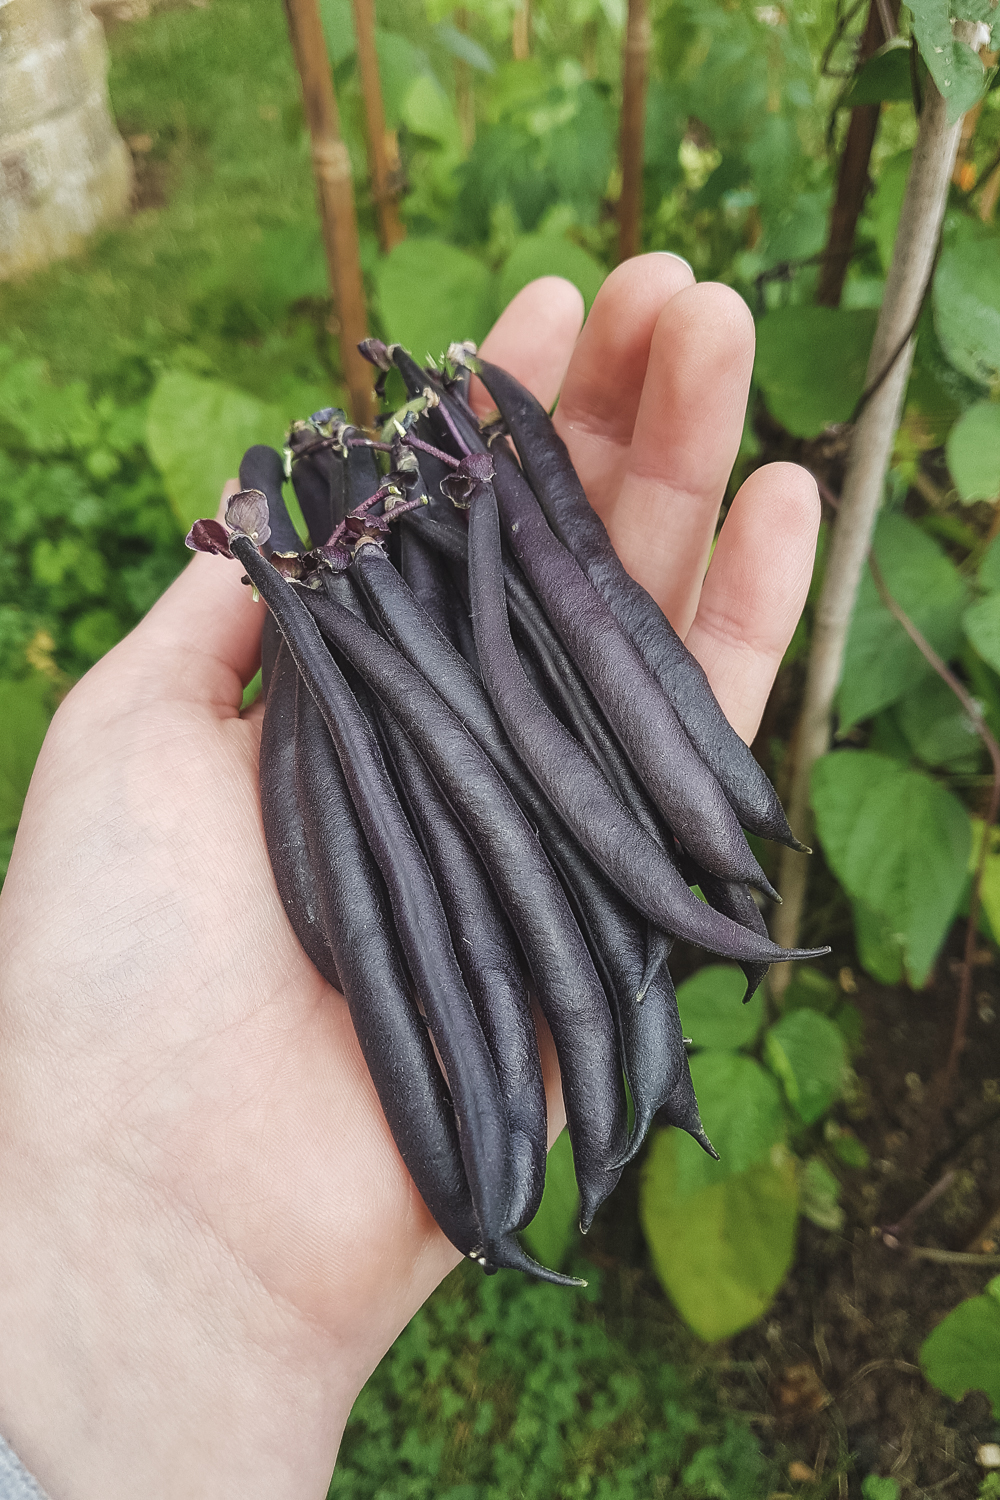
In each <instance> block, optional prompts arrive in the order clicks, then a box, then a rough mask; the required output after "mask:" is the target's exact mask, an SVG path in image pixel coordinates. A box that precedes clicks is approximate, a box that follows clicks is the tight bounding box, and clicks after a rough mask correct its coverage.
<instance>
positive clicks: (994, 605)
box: [962, 594, 1000, 672]
mask: <svg viewBox="0 0 1000 1500" xmlns="http://www.w3.org/2000/svg"><path fill="white" fill-rule="evenodd" d="M962 624H963V625H964V626H965V633H966V635H967V636H968V637H969V640H970V641H971V642H972V644H973V645H974V646H975V648H976V650H977V651H978V652H979V655H980V656H981V657H982V658H983V661H985V662H989V664H990V666H991V667H992V668H993V670H994V672H997V671H1000V594H987V595H986V596H985V597H984V598H982V599H977V600H976V602H975V604H970V605H969V607H968V609H967V610H966V611H965V614H964V615H963V616H962Z"/></svg>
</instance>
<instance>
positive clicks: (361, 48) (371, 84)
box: [352, 0, 406, 255]
mask: <svg viewBox="0 0 1000 1500" xmlns="http://www.w3.org/2000/svg"><path fill="white" fill-rule="evenodd" d="M352 4H353V7H354V35H355V38H356V40H357V44H358V72H359V74H360V76H361V96H362V98H363V99H364V101H365V126H366V128H367V134H368V171H369V175H370V176H371V183H372V198H373V199H374V202H375V214H376V218H377V221H378V242H379V246H380V248H381V250H382V253H383V255H385V254H387V253H388V252H389V251H390V250H391V249H392V247H393V245H398V244H399V242H400V240H402V239H405V237H406V230H405V229H404V228H403V225H402V222H401V220H400V217H399V205H398V203H397V197H396V182H397V179H398V175H399V163H398V161H394V160H392V158H391V157H390V154H389V149H388V137H387V135H386V129H385V107H384V105H383V103H382V80H381V79H380V77H379V71H378V53H377V52H376V50H375V4H374V0H352ZM393 155H395V153H393Z"/></svg>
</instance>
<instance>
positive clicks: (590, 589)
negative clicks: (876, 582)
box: [188, 340, 828, 1283]
mask: <svg viewBox="0 0 1000 1500" xmlns="http://www.w3.org/2000/svg"><path fill="white" fill-rule="evenodd" d="M362 349H363V352H365V353H366V355H367V356H368V358H369V359H371V361H372V362H373V363H375V364H376V365H378V366H379V368H380V370H381V371H382V374H381V376H380V381H379V386H378V391H379V395H380V396H383V395H384V390H385V384H386V380H387V377H388V373H389V372H390V371H391V370H392V369H395V370H397V371H398V372H399V374H400V376H401V377H402V380H403V383H404V385H405V388H406V392H407V395H408V397H409V400H408V401H407V403H406V405H405V406H403V407H402V409H400V410H398V411H395V412H392V413H390V414H389V415H388V416H387V418H386V419H385V420H384V422H383V425H382V426H381V428H380V429H379V432H380V434H381V435H378V434H376V433H371V432H365V431H361V430H360V429H357V428H354V427H351V426H350V425H349V424H348V423H347V421H346V419H345V417H344V414H343V413H342V412H340V411H336V410H333V409H326V410H324V411H321V412H317V413H315V414H314V415H313V416H312V417H311V418H310V419H309V420H308V421H305V422H299V423H296V424H295V425H294V426H293V429H292V431H291V433H290V435H289V440H288V446H287V448H286V453H285V456H284V459H283V458H282V457H281V456H280V455H279V454H278V453H277V452H275V451H274V450H273V449H271V448H266V447H254V448H251V449H250V450H249V451H248V453H247V454H246V455H245V457H244V459H243V462H242V464H241V466H240V483H241V486H242V490H241V492H240V494H238V495H237V496H235V497H234V498H233V500H232V501H231V502H230V504H229V508H228V511H227V514H226V525H225V526H222V525H220V524H219V523H218V522H215V521H199V522H196V523H195V526H194V527H193V528H192V531H191V534H190V536H189V538H188V545H189V546H192V547H194V548H197V549H200V550H206V551H212V552H219V553H222V554H223V555H225V556H228V557H235V558H237V559H238V560H239V561H240V562H241V563H242V564H243V567H244V569H245V571H246V574H247V579H245V580H244V581H247V582H249V583H251V584H252V585H253V587H254V588H255V589H256V590H257V591H258V592H259V594H260V595H261V596H262V597H263V598H264V600H265V601H266V603H267V605H268V607H269V615H268V619H267V623H266V626H265V631H264V643H263V648H262V677H263V686H264V694H265V713H264V724H263V732H262V738H261V748H260V794H261V809H262V813H263V821H264V831H265V835H266V839H267V845H268V850H269V853H270V858H271V864H272V867H273V870H274V876H275V881H276V884H277V888H278V891H279V894H280V896H281V900H282V902H283V904H284V908H285V911H286V912H287V914H288V918H289V921H290V922H291V925H292V927H293V929H294V930H295V933H296V935H297V936H298V939H299V941H300V942H301V944H302V947H303V948H304V949H305V951H306V953H307V954H308V955H309V957H310V959H311V960H312V962H313V963H314V964H315V965H316V967H317V969H318V970H319V971H320V973H321V974H323V975H324V976H325V978H327V979H328V980H329V981H330V983H331V984H333V985H335V986H336V987H337V988H338V989H340V990H342V991H343V993H344V995H345V997H346V999H347V1003H348V1006H349V1007H350V1012H351V1017H352V1020H353V1023H354V1027H355V1030H356V1032H357V1035H358V1040H359V1042H360V1045H361V1049H362V1052H363V1054H364V1057H365V1060H366V1063H367V1065H368V1068H369V1070H370V1072H371V1076H372V1079H373V1081H374V1084H375V1087H376V1089H377V1091H378V1096H379V1099H380V1101H381V1104H382V1108H383V1110H384V1111H385V1115H386V1119H387V1121H388V1123H389V1126H390V1128H391V1130H392V1134H393V1137H394V1139H395V1141H396V1144H397V1146H398V1148H399V1151H400V1154H401V1155H402V1158H403V1160H404V1162H405V1163H406V1166H407V1168H408V1170H409V1172H410V1174H411V1176H412V1178H413V1180H414V1182H415V1184H416V1186H417V1188H418V1190H419V1192H420V1194H421V1196H422V1197H423V1199H424V1202H425V1203H426V1204H427V1207H428V1208H429V1210H430V1212H431V1213H432V1214H433V1216H434V1218H435V1220H436V1221H437V1223H438V1224H439V1226H440V1227H441V1229H442V1230H443V1231H444V1233H445V1234H446V1235H447V1236H448V1238H449V1239H450V1240H451V1241H452V1243H453V1244H454V1245H456V1246H457V1247H458V1249H459V1250H461V1251H462V1252H463V1254H465V1255H467V1256H469V1257H470V1258H472V1259H474V1260H476V1261H478V1263H479V1264H480V1265H481V1266H483V1267H484V1269H485V1270H487V1271H494V1270H496V1269H497V1268H498V1267H500V1266H509V1267H516V1268H519V1269H522V1270H525V1271H529V1272H531V1273H533V1274H534V1275H538V1276H543V1277H546V1278H547V1279H548V1280H550V1281H556V1282H561V1283H570V1282H571V1278H569V1277H565V1276H562V1275H559V1274H558V1273H556V1272H554V1271H551V1270H547V1269H546V1268H544V1267H542V1266H540V1265H538V1264H537V1263H536V1262H535V1261H534V1260H533V1259H531V1257H530V1256H529V1255H528V1254H527V1252H526V1251H525V1250H524V1248H523V1247H522V1245H521V1243H520V1242H519V1240H518V1239H517V1231H518V1230H520V1229H523V1228H524V1226H525V1225H526V1224H528V1223H529V1222H530V1220H531V1219H532V1218H533V1217H534V1215H535V1213H536V1212H537V1210H538V1206H539V1203H540V1201H541V1196H542V1189H543V1185H544V1180H545V1161H546V1108H545V1094H544V1090H543V1086H542V1070H541V1064H540V1060H539V1052H538V1043H537V1037H536V1031H535V1025H534V1021H533V1016H532V1008H531V996H532V995H533V996H534V997H535V998H536V1000H537V1003H538V1005H539V1007H540V1009H541V1012H542V1014H543V1015H544V1017H545V1020H546V1021H547V1023H548V1027H549V1029H550V1031H551V1034H552V1038H553V1042H554V1044H555V1049H556V1054H557V1057H558V1061H559V1068H560V1073H561V1078H562V1089H563V1098H564V1101H565V1106H566V1115H567V1121H568V1126H569V1133H570V1140H571V1143H572V1147H573V1160H574V1166H575V1170H576V1177H577V1183H578V1186H579V1190H580V1223H581V1228H582V1229H584V1230H586V1229H587V1228H588V1227H589V1225H590V1223H591V1221H592V1219H593V1216H594V1214H595V1212H596V1210H597V1208H598V1207H599V1206H600V1204H601V1203H602V1202H603V1201H604V1199H605V1198H606V1197H607V1196H608V1194H609V1193H610V1192H611V1191H612V1189H613V1188H614V1186H615V1184H616V1183H617V1181H618V1178H619V1176H620V1175H621V1172H622V1169H623V1167H624V1166H625V1164H626V1162H627V1161H629V1159H630V1158H631V1157H632V1156H633V1155H634V1154H635V1152H636V1151H638V1149H639V1147H640V1145H641V1144H642V1142H643V1140H644V1138H645V1135H646V1132H647V1131H648V1129H649V1126H650V1123H651V1122H652V1120H653V1118H654V1116H655V1117H657V1118H658V1120H659V1121H660V1122H661V1123H664V1124H670V1125H675V1126H678V1127H680V1128H681V1129H683V1130H686V1131H688V1132H690V1134H691V1135H693V1136H694V1137H695V1138H696V1139H697V1140H698V1141H699V1142H700V1143H701V1145H702V1146H703V1147H704V1148H705V1150H706V1151H708V1152H710V1153H711V1154H712V1155H714V1154H715V1153H714V1151H713V1149H712V1146H711V1143H710V1142H709V1140H708V1138H707V1136H706V1135H705V1132H704V1130H703V1128H702V1124H701V1120H700V1117H699V1114H698V1106H697V1103H696V1100H695V1095H694V1089H693V1086H692V1082H691V1074H690V1070H689V1067H688V1062H687V1056H686V1052H685V1042H684V1037H683V1035H682V1030H681V1024H680V1019H679V1016H678V1011H677V1002H676V998H675V994H674V988H673V984H672V982H671V978H670V972H669V968H668V963H667V961H668V958H669V955H670V950H671V946H672V944H673V942H674V940H675V939H676V938H683V939H685V940H686V941H688V942H692V943H696V944H698V945H700V946H701V947H703V948H706V949H708V950H709V951H710V952H712V953H716V954H720V955H722V956H724V957H726V958H730V959H734V960H736V961H737V962H738V963H739V964H740V965H741V966H742V968H743V970H744V973H745V974H746V978H747V993H746V997H747V998H748V999H749V997H750V995H751V994H752V993H753V992H754V990H755V989H756V988H757V986H758V985H759V984H760V982H761V980H762V979H763V977H764V975H765V973H766V972H767V966H768V964H769V963H771V962H773V961H775V960H780V959H791V958H805V957H814V956H818V954H821V953H823V952H826V951H828V950H826V949H821V950H808V951H803V950H785V949H782V948H779V947H777V946H776V945H775V944H774V943H772V942H771V940H770V939H769V937H768V934H767V928H766V926H765V923H764V921H763V918H762V917H761V914H760V912H759V910H758V906H757V903H756V901H755V900H754V896H753V894H752V890H751V887H753V888H756V889H757V890H759V891H762V892H764V893H765V894H767V895H771V896H773V895H774V892H773V891H772V890H771V887H770V885H769V884H768V881H767V878H766V876H765V875H764V873H763V871H762V870H761V868H760V866H759V864H758V863H757V860H756V859H755V857H754V855H753V853H752V852H751V849H750V847H749V844H748V843H747V840H746V837H745V835H744V831H743V830H744V829H747V830H749V831H751V832H752V833H754V834H757V835H759V836H761V837H764V838H770V839H776V840H778V841H780V842H783V843H786V844H789V845H792V846H793V847H796V848H801V846H800V845H798V844H797V843H796V841H795V839H794V837H793V835H792V833H791V830H790V829H789V827H788V824H787V821H786V819H785V816H784V814H783V812H782V809H781V806H780V804H779V802H778V799H777V796H776V794H775V792H774V789H773V788H772V786H771V784H770V782H769V781H768V779H767V777H766V776H765V775H764V773H763V771H762V770H761V768H760V767H759V766H758V764H757V762H756V761H755V760H754V759H753V757H752V756H751V754H750V751H749V749H748V748H747V746H746V745H745V744H744V742H743V741H742V740H741V739H740V738H739V736H738V735H737V734H736V733H735V731H734V730H733V729H732V728H731V727H730V725H729V723H728V722H727V720H726V718H725V716H724V715H723V713H722V710H721V708H720V707H719V705H718V703H717V701H716V699H715V697H714V695H713V693H712V690H711V688H710V686H709V684H708V680H707V678H706V677H705V674H704V672H703V671H702V669H701V667H699V666H698V664H697V662H696V661H695V660H694V658H693V657H692V656H691V655H690V653H689V652H688V651H687V649H686V648H685V646H684V645H683V643H682V642H681V640H680V639H679V638H678V636H677V635H676V634H675V632H674V631H673V630H672V628H671V626H670V625H669V623H668V622H667V620H666V619H665V617H664V616H663V614H662V612H661V611H660V609H659V607H658V605H657V604H656V603H655V602H654V601H653V600H652V599H651V598H650V596H649V595H648V594H647V593H646V592H645V590H644V589H642V588H641V587H640V586H639V585H638V584H637V583H635V582H634V581H633V580H632V578H630V577H629V575H628V574H627V573H626V572H625V570H624V568H623V567H622V565H621V563H620V562H619V561H618V558H617V556H616V554H615V552H614V550H613V548H612V546H611V543H610V540H609V538H608V535H607V532H606V531H605V529H604V526H603V524H602V522H601V521H600V519H599V518H598V516H597V515H596V513H595V512H594V511H593V510H592V508H591V507H590V505H589V504H588V502H587V499H586V497H585V495H584V493H583V489H582V487H581V484H580V481H579V478H578V477H577V475H576V472H575V471H574V469H573V466H572V463H571V461H570V458H569V455H568V453H567V451H566V448H565V446H564V444H563V443H562V441H561V439H560V438H559V436H558V434H557V433H556V431H555V429H554V427H553V425H552V423H551V421H550V419H549V417H548V414H547V413H546V412H545V411H544V409H543V408H542V407H541V406H540V405H539V404H538V402H537V401H536V400H535V399H534V397H532V396H531V395H530V394H529V392H527V391H526V390H525V389H524V388H523V387H522V386H521V385H520V384H519V383H518V381H517V380H515V379H514V377H513V376H511V375H509V374H507V373H506V372H505V371H503V370H501V369H498V368H497V367H495V366H493V365H490V364H488V363H486V362H485V361H481V360H479V359H477V358H476V356H475V352H474V349H473V347H472V346H471V345H452V347H451V349H450V350H449V351H448V356H447V358H446V359H445V360H444V361H443V362H442V368H441V369H424V368H421V367H420V366H419V365H418V364H417V363H416V362H415V361H414V360H413V359H412V358H411V357H410V355H408V354H407V353H406V352H405V351H404V350H403V349H401V348H400V347H399V346H398V345H396V346H388V347H387V346H386V345H384V344H381V343H379V342H378V341H377V340H368V341H366V343H365V345H363V346H362ZM473 371H474V372H475V373H476V374H478V375H479V376H480V378H481V379H482V381H483V383H484V385H485V386H486V389H487V390H488V391H489V393H490V396H491V397H492V399H493V400H494V402H495V403H496V407H497V409H498V413H499V416H498V417H496V418H494V419H493V420H491V421H490V422H488V423H486V424H480V422H479V421H478V420H477V418H476V417H475V416H474V414H473V412H472V409H471V407H470V405H469V400H468V397H469V382H470V380H471V375H472V372H473ZM508 439H509V440H510V441H508ZM511 442H512V443H513V448H512V447H511ZM514 449H516V452H517V457H516V458H515V456H514ZM518 460H520V462H519V461H518ZM286 472H287V473H290V477H291V482H292V485H293V487H294V491H295V495H296V498H297V500H298V503H299V506H300V508H301V511H302V515H303V517H304V519H305V522H306V525H307V527H308V530H309V535H310V538H311V540H312V543H313V545H312V546H311V547H310V548H308V549H307V548H306V547H305V546H304V545H303V543H302V542H301V541H300V539H299V536H298V534H297V532H296V531H295V528H294V526H293V525H292V522H291V520H290V519H289V515H288V512H287V510H286V508H285V504H284V501H283V498H282V486H283V482H284V480H285V478H286ZM694 886H697V887H698V888H699V890H700V892H701V896H702V897H703V898H704V899H699V896H698V895H697V894H696V893H695V891H694V890H693V889H692V887H694ZM626 1085H627V1090H626ZM629 1098H631V1103H632V1125H631V1128H630V1127H629V1109H628V1101H629Z"/></svg>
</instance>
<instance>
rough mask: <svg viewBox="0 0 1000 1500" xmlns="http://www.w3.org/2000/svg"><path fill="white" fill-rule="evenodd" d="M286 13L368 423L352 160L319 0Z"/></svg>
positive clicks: (344, 334) (306, 0) (356, 410)
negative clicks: (343, 136) (343, 132)
mask: <svg viewBox="0 0 1000 1500" xmlns="http://www.w3.org/2000/svg"><path fill="white" fill-rule="evenodd" d="M285 14H286V15H287V17H288V30H289V34H290V36H291V40H292V52H293V53H294V56H295V66H296V67H297V69H298V73H299V80H300V83H301V85H302V103H303V106H304V108H305V116H306V126H307V128H308V130H309V139H310V143H311V146H312V163H313V173H314V175H315V178H316V195H317V197H318V199H319V212H320V221H321V223H322V226H323V243H324V246H325V248H326V262H327V268H328V270H329V275H330V289H331V291H332V293H333V301H334V306H335V308H336V313H337V320H338V322H339V325H340V337H339V345H340V363H341V367H342V369H343V371H344V379H345V381H346V382H347V389H348V391H349V393H350V401H351V416H352V418H353V420H354V421H355V422H356V423H357V424H358V425H359V426H368V425H369V423H370V422H371V419H372V411H373V408H372V369H371V366H370V365H369V364H368V362H367V361H366V360H364V359H363V358H362V357H361V355H360V354H359V352H358V344H359V343H360V342H361V340H362V339H363V338H364V337H365V335H366V333H367V331H368V330H367V312H366V310H365V294H364V287H363V284H362V281H361V257H360V252H359V246H358V223H357V218H356V216H355V212H354V193H353V189H352V186H351V159H350V156H349V155H348V151H347V147H346V146H345V144H344V142H343V140H342V139H341V135H340V117H339V114H338V112H337V100H336V96H335V95H334V92H333V75H332V74H331V72H330V60H329V57H328V56H327V51H326V41H325V39H324V37H323V27H322V24H321V22H320V18H319V8H318V6H317V0H285Z"/></svg>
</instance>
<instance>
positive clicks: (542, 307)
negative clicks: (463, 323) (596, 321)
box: [470, 276, 583, 416]
mask: <svg viewBox="0 0 1000 1500" xmlns="http://www.w3.org/2000/svg"><path fill="white" fill-rule="evenodd" d="M582 323H583V298H582V297H581V296H580V293H579V292H578V291H577V289H576V287H575V286H574V285H573V283H572V282H571V281H565V280H564V279H563V278H562V277H561V276H541V277H539V279H538V280H537V281H532V282H529V283H528V285H527V286H526V287H523V288H522V289H521V291H519V292H518V294H517V296H516V297H514V298H513V300H512V301H511V302H509V303H508V304H507V306H506V307H505V308H504V310H503V312H502V313H501V314H500V316H499V318H498V319H497V321H496V322H495V323H494V325H493V327H492V328H491V329H490V331H489V333H488V334H487V335H486V337H485V339H484V340H483V343H482V350H481V352H482V355H483V358H484V359H488V360H489V361H490V362H491V364H495V365H499V366H500V367H501V369H504V370H509V371H510V373H511V374H512V375H516V376H517V378H518V380H520V382H521V384H522V385H526V386H527V388H528V390H529V391H530V392H531V393H532V395H533V396H535V397H536V398H537V400H539V401H540V402H541V403H542V405H543V406H544V407H546V408H548V407H550V406H551V405H552V403H553V401H555V399H556V397H557V396H558V394H559V387H560V386H561V385H562V382H563V376H564V375H565V374H566V366H567V365H568V364H569V359H570V355H571V354H572V352H573V346H574V344H575V343H576V340H577V335H578V334H579V332H580V327H581V325H582ZM470 399H471V402H472V406H473V408H474V409H475V411H476V412H477V413H478V414H479V415H480V416H485V415H486V413H487V412H489V411H492V410H493V406H494V402H493V399H492V397H491V396H490V395H489V393H488V392H487V391H486V389H485V388H484V387H483V385H482V384H481V383H480V381H478V380H474V381H473V382H472V391H471V394H470Z"/></svg>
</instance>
